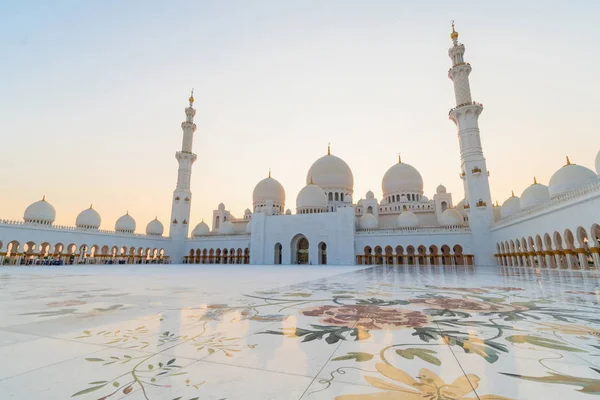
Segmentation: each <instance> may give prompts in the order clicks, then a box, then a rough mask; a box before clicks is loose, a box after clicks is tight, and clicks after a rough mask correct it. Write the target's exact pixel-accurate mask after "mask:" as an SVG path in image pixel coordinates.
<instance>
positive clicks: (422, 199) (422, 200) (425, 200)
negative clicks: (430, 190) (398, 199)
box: [421, 196, 429, 203]
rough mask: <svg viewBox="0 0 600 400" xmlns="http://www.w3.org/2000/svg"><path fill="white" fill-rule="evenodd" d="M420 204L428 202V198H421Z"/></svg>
mask: <svg viewBox="0 0 600 400" xmlns="http://www.w3.org/2000/svg"><path fill="white" fill-rule="evenodd" d="M421 202H422V203H427V202H429V197H427V196H421Z"/></svg>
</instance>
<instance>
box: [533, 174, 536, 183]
mask: <svg viewBox="0 0 600 400" xmlns="http://www.w3.org/2000/svg"><path fill="white" fill-rule="evenodd" d="M533 184H534V185H537V179H535V176H534V177H533Z"/></svg>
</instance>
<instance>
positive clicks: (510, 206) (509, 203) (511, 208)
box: [500, 193, 521, 218]
mask: <svg viewBox="0 0 600 400" xmlns="http://www.w3.org/2000/svg"><path fill="white" fill-rule="evenodd" d="M519 211H521V200H520V199H519V198H518V197H517V196H515V195H514V193H513V195H512V196H511V197H509V198H508V199H506V201H505V202H504V203H502V209H501V210H500V216H501V217H502V218H506V217H510V216H511V215H513V214H516V213H518V212H519Z"/></svg>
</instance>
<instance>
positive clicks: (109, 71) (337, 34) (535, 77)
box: [0, 0, 600, 232]
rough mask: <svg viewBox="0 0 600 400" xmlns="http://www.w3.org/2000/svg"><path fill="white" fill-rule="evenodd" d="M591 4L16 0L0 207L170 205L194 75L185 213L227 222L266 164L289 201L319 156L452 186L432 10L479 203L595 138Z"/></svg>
mask: <svg viewBox="0 0 600 400" xmlns="http://www.w3.org/2000/svg"><path fill="white" fill-rule="evenodd" d="M598 15H600V2H595V1H543V2H542V1H527V2H524V1H512V0H510V1H503V2H482V1H426V2H400V1H369V2H367V1H337V0H328V1H292V0H288V1H284V2H282V1H241V0H240V1H232V0H224V1H199V2H189V1H187V2H184V1H169V2H163V1H126V2H123V1H103V2H81V1H53V2H45V1H18V2H4V3H2V4H0V43H1V45H2V49H3V62H2V63H1V64H0V73H1V74H2V77H3V79H2V81H3V82H2V85H1V88H2V90H0V132H1V134H2V146H1V147H0V149H1V150H0V151H1V153H0V169H1V170H2V171H3V174H2V180H1V182H2V191H1V194H0V218H8V219H22V216H23V211H24V209H25V208H26V207H27V206H28V205H29V204H30V203H32V202H34V201H36V200H39V199H40V198H41V197H42V195H44V194H45V195H46V198H47V200H49V201H50V202H51V203H52V204H53V205H54V207H55V208H56V211H57V220H56V223H57V224H66V225H73V224H74V221H75V217H76V215H77V214H78V213H79V212H80V211H81V210H82V209H84V208H87V207H89V204H90V203H93V204H94V208H95V209H96V210H98V211H99V212H100V214H101V215H102V219H103V220H102V229H112V228H113V227H114V222H115V220H116V219H117V218H118V217H119V216H121V215H123V214H124V213H125V212H126V211H127V210H129V213H130V214H131V215H132V216H133V217H134V218H135V219H136V221H137V231H138V232H143V231H144V229H145V226H146V223H147V222H148V221H150V220H151V219H153V218H154V217H155V216H157V217H158V218H159V219H160V220H161V221H162V222H163V224H165V228H166V232H168V221H169V216H170V210H171V194H172V192H173V190H174V188H175V181H176V176H177V162H176V160H175V157H174V155H175V151H176V150H178V149H179V148H180V146H181V137H182V131H181V128H180V124H181V122H182V121H183V120H184V117H185V115H184V108H185V107H186V105H187V98H188V96H189V90H190V88H192V87H193V88H195V98H196V102H195V107H196V109H197V113H196V124H197V125H198V130H197V131H196V134H195V139H194V151H195V153H197V154H198V160H197V161H196V163H195V165H194V169H193V173H192V192H193V196H194V197H193V204H192V217H191V227H193V226H194V225H195V224H196V223H198V222H199V221H200V220H201V219H202V218H204V219H205V221H207V222H209V223H210V221H211V217H212V210H214V209H215V208H216V207H217V204H218V203H220V202H223V203H225V205H226V206H227V208H228V209H230V210H231V211H232V213H233V214H234V215H235V216H237V217H241V216H242V215H243V211H244V209H246V208H251V207H252V190H253V188H254V186H255V184H256V183H257V182H258V181H260V180H261V179H263V178H264V177H266V176H267V173H268V170H269V168H271V169H272V175H273V177H274V178H276V179H278V180H279V181H280V182H281V183H282V184H283V186H284V188H285V189H286V194H287V200H286V208H290V209H292V210H295V199H296V195H297V193H298V191H299V190H300V189H301V188H302V187H303V186H304V183H305V179H306V173H307V171H308V169H309V167H310V165H311V164H312V163H313V162H314V161H315V160H316V159H317V158H319V157H321V156H322V155H324V154H325V153H326V151H327V143H328V142H331V148H332V154H335V155H337V156H339V157H341V158H343V159H344V160H345V161H346V162H347V163H348V164H349V165H350V167H351V168H352V170H353V173H354V181H355V187H354V200H355V201H357V200H358V199H360V198H361V197H364V194H365V192H366V191H367V190H373V192H374V193H375V195H376V197H378V198H381V179H382V177H383V175H384V173H385V172H386V170H387V169H388V168H389V167H390V166H391V165H393V164H394V163H395V162H397V155H398V152H402V158H403V161H404V162H407V163H409V164H411V165H413V166H414V167H416V168H417V169H418V170H419V171H420V172H421V174H422V176H423V179H424V182H425V195H426V196H429V197H431V196H432V195H433V193H434V191H435V188H436V187H437V185H439V184H440V183H443V184H444V185H445V186H446V187H447V188H448V191H449V192H451V193H452V194H453V200H454V202H455V203H457V202H458V201H460V200H461V199H462V198H463V186H462V181H461V180H460V179H459V176H458V174H459V167H460V156H459V150H458V141H457V138H456V129H455V127H454V124H453V123H452V122H451V121H449V120H448V117H447V114H448V110H449V109H450V108H452V107H453V105H454V94H453V89H452V82H451V81H450V80H449V79H448V77H447V70H448V68H449V67H450V59H449V58H448V55H447V51H448V47H449V46H450V45H451V41H450V39H449V34H450V20H452V19H454V20H456V28H457V31H458V32H459V33H460V39H459V40H460V41H461V42H462V43H464V44H465V46H466V48H467V50H466V54H465V58H466V61H468V62H470V63H471V65H472V67H473V72H472V73H471V88H472V92H473V99H474V100H476V101H480V102H482V103H483V104H484V106H485V110H484V112H483V114H482V115H481V117H480V120H479V122H480V128H481V135H482V143H483V147H484V154H485V156H486V158H487V162H488V168H489V169H490V171H491V176H490V183H491V188H492V198H493V199H494V200H498V201H500V203H502V201H504V200H505V199H506V198H507V197H509V196H510V193H511V190H514V191H515V193H516V194H517V195H518V194H520V193H521V192H522V191H523V190H524V189H525V188H526V187H527V186H528V185H530V184H531V183H532V181H533V176H536V177H537V179H538V181H540V182H542V183H546V184H547V183H548V180H549V179H550V176H551V175H552V173H553V172H554V171H555V170H556V169H558V168H559V167H560V166H562V165H563V164H564V163H565V162H564V161H565V156H566V155H568V156H570V159H571V161H572V162H575V163H577V164H581V165H585V166H587V167H588V168H591V169H593V168H594V166H593V164H594V157H595V156H596V153H597V152H598V150H599V149H600V139H599V138H600V135H599V133H598V128H597V127H598V119H599V118H600V113H599V112H598V110H600V100H599V98H598V92H599V91H600V81H599V79H598V76H597V75H598V66H599V65H600V47H599V46H598V43H600V25H599V24H598V23H597V22H598V21H597V18H598Z"/></svg>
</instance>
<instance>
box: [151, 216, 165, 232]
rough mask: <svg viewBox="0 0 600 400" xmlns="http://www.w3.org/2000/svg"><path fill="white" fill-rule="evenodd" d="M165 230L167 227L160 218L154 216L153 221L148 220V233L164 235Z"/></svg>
mask: <svg viewBox="0 0 600 400" xmlns="http://www.w3.org/2000/svg"><path fill="white" fill-rule="evenodd" d="M164 231H165V228H164V227H163V224H162V222H160V221H159V220H158V218H154V219H153V220H152V221H150V222H148V225H146V235H152V236H162V234H163V232H164Z"/></svg>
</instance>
